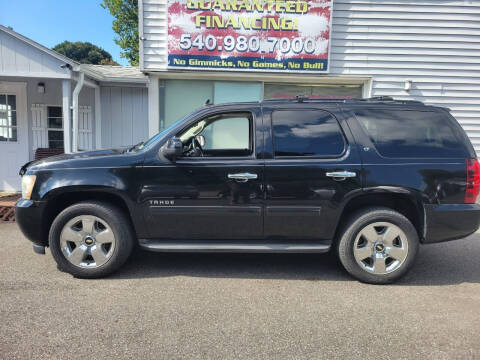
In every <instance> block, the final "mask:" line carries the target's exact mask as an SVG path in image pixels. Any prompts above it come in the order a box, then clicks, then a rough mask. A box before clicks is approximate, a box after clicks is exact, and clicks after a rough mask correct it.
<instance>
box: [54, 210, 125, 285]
mask: <svg viewBox="0 0 480 360" xmlns="http://www.w3.org/2000/svg"><path fill="white" fill-rule="evenodd" d="M133 243H134V238H133V234H132V229H131V227H130V221H129V220H128V219H127V218H126V216H125V215H124V214H123V212H121V211H120V210H119V209H117V208H116V207H114V206H112V205H110V204H106V203H102V202H96V201H91V202H82V203H78V204H75V205H72V206H70V207H68V208H66V209H65V210H63V211H62V212H61V213H60V214H59V215H58V216H57V217H56V218H55V220H54V221H53V223H52V226H51V228H50V233H49V245H50V251H51V252H52V255H53V257H54V259H55V261H56V262H57V264H58V266H59V268H60V269H61V270H63V271H65V272H68V273H70V274H72V275H73V276H75V277H80V278H98V277H103V276H106V275H108V274H111V273H112V272H114V271H115V270H117V269H118V268H119V267H120V266H122V265H123V264H124V263H125V261H126V260H127V259H128V257H129V256H130V254H131V252H132V249H133Z"/></svg>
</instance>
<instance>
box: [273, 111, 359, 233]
mask: <svg viewBox="0 0 480 360" xmlns="http://www.w3.org/2000/svg"><path fill="white" fill-rule="evenodd" d="M302 105H306V104H302ZM264 110H265V122H266V123H267V124H268V123H269V124H270V126H269V128H270V131H269V132H268V135H270V136H269V137H268V139H267V140H266V153H267V154H270V155H268V157H269V159H266V160H265V182H266V191H267V194H266V202H265V236H266V237H267V238H271V239H275V238H289V239H298V240H301V239H328V240H329V239H331V238H332V237H333V235H334V232H335V225H336V221H337V219H338V217H339V212H340V210H341V205H342V204H343V203H344V202H345V200H346V198H348V196H350V195H352V194H354V193H356V192H358V191H361V164H360V161H359V156H358V152H357V150H356V147H355V145H354V142H353V139H352V137H351V134H350V132H349V129H348V127H347V126H346V125H344V124H342V126H341V125H340V123H341V121H339V120H341V119H338V117H339V116H337V115H334V114H333V113H332V112H330V111H327V110H328V109H326V110H323V109H316V108H307V107H306V106H301V107H299V108H298V109H294V110H292V109H282V108H271V109H264ZM267 144H268V145H267ZM267 147H268V148H267Z"/></svg>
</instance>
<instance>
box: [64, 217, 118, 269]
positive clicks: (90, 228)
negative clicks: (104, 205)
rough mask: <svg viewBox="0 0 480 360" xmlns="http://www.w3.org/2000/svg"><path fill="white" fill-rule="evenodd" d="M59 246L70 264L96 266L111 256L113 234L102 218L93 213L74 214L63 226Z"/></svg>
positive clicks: (83, 266)
mask: <svg viewBox="0 0 480 360" xmlns="http://www.w3.org/2000/svg"><path fill="white" fill-rule="evenodd" d="M60 248H61V249H62V253H63V255H64V256H65V258H66V259H67V260H68V261H69V262H70V263H71V264H73V265H75V266H78V267H81V268H96V267H99V266H102V265H103V264H105V263H106V262H107V261H108V260H109V259H110V257H111V256H112V254H113V251H114V249H115V236H114V234H113V231H112V229H111V228H110V226H108V224H107V223H106V222H105V221H104V220H102V219H100V218H98V217H96V216H93V215H81V216H76V217H74V218H73V219H71V220H70V221H68V222H67V223H66V224H65V226H64V227H63V229H62V232H61V233H60Z"/></svg>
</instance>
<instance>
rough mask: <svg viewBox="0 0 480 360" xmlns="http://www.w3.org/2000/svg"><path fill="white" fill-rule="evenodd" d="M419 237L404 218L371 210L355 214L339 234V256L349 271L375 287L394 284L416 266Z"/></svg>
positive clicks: (389, 211)
mask: <svg viewBox="0 0 480 360" xmlns="http://www.w3.org/2000/svg"><path fill="white" fill-rule="evenodd" d="M418 244H419V239H418V234H417V231H416V230H415V227H414V226H413V225H412V223H411V222H410V221H409V220H408V219H407V218H406V217H405V216H403V215H402V214H400V213H398V212H396V211H393V210H390V209H387V208H368V209H363V210H361V211H359V212H357V213H356V214H354V215H353V216H352V217H351V218H350V220H349V221H348V222H347V223H346V224H345V226H344V227H343V228H342V230H341V232H340V234H339V241H338V256H339V258H340V261H341V263H342V265H343V266H344V268H345V270H347V271H348V272H349V273H350V274H351V275H352V276H354V277H355V278H357V279H358V280H360V281H363V282H366V283H371V284H386V283H390V282H393V281H395V280H397V279H399V278H400V277H402V276H403V275H405V274H406V272H407V271H408V270H409V269H410V268H411V267H412V266H413V262H414V260H415V257H416V255H417V251H418Z"/></svg>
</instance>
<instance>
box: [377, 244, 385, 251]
mask: <svg viewBox="0 0 480 360" xmlns="http://www.w3.org/2000/svg"><path fill="white" fill-rule="evenodd" d="M384 248H385V247H384V246H383V245H382V244H377V245H375V250H377V251H378V252H382V251H383V249H384Z"/></svg>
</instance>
